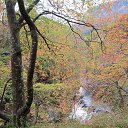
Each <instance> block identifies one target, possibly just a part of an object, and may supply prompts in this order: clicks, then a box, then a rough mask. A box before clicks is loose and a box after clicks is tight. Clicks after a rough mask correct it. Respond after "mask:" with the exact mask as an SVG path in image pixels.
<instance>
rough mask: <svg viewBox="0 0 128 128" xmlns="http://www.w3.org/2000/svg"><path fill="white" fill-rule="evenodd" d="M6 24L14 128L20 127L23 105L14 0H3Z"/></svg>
mask: <svg viewBox="0 0 128 128" xmlns="http://www.w3.org/2000/svg"><path fill="white" fill-rule="evenodd" d="M5 4H6V9H7V17H8V24H9V28H10V34H11V47H12V56H11V72H12V91H13V93H12V94H13V123H14V125H15V127H20V118H19V116H18V110H19V109H20V108H21V107H22V106H23V104H24V83H23V77H22V55H21V47H20V41H19V24H18V22H17V20H16V14H15V4H16V3H15V0H5Z"/></svg>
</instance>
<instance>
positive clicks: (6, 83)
mask: <svg viewBox="0 0 128 128" xmlns="http://www.w3.org/2000/svg"><path fill="white" fill-rule="evenodd" d="M11 79H12V78H9V79H8V80H7V81H6V82H5V84H4V90H3V93H2V96H1V101H0V102H1V104H2V103H3V98H4V94H5V91H6V87H7V85H8V83H9V82H10V80H11Z"/></svg>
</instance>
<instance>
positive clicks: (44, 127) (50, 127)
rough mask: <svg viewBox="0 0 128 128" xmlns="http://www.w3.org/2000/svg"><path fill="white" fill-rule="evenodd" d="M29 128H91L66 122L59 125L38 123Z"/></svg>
mask: <svg viewBox="0 0 128 128" xmlns="http://www.w3.org/2000/svg"><path fill="white" fill-rule="evenodd" d="M30 128H92V127H90V126H86V125H82V124H80V123H79V122H76V121H67V122H63V123H62V122H61V123H57V124H54V123H46V122H44V123H40V124H36V125H33V126H31V127H30Z"/></svg>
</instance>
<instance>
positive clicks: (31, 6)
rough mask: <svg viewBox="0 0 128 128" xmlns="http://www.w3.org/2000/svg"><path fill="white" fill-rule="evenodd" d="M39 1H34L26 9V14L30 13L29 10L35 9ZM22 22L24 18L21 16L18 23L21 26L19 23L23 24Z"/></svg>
mask: <svg viewBox="0 0 128 128" xmlns="http://www.w3.org/2000/svg"><path fill="white" fill-rule="evenodd" d="M39 1H40V0H34V2H33V3H32V4H30V5H29V7H28V8H27V9H26V12H27V13H30V12H31V10H32V9H33V8H34V7H35V5H37V4H38V3H39ZM23 21H24V18H23V16H21V17H20V18H19V23H20V24H21V23H23Z"/></svg>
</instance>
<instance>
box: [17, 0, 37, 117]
mask: <svg viewBox="0 0 128 128" xmlns="http://www.w3.org/2000/svg"><path fill="white" fill-rule="evenodd" d="M17 1H18V5H19V10H20V13H21V15H22V16H23V18H24V20H25V21H26V23H27V24H28V26H29V29H30V32H31V39H32V48H31V52H30V61H29V62H30V63H29V68H28V74H27V101H26V104H25V105H24V106H23V108H21V109H20V110H19V116H21V115H27V114H28V113H29V111H30V107H31V104H32V102H33V75H34V69H35V62H36V55H37V46H38V36H37V31H36V26H35V24H34V23H33V21H32V20H31V18H30V16H29V15H28V13H27V11H26V10H25V6H24V1H23V0H17Z"/></svg>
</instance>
